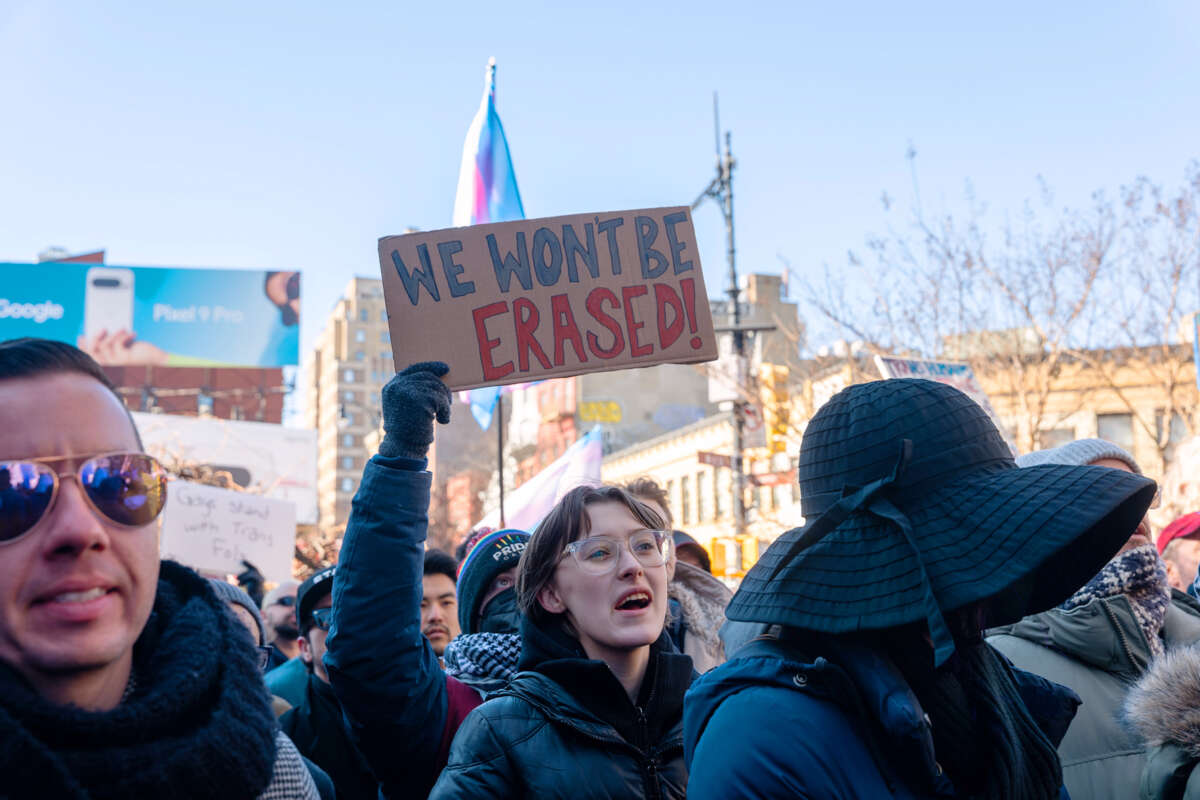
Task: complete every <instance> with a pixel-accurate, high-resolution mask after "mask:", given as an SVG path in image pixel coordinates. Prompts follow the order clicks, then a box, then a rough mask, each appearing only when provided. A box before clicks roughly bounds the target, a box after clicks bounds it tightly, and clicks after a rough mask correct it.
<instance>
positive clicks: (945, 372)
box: [875, 356, 1017, 453]
mask: <svg viewBox="0 0 1200 800" xmlns="http://www.w3.org/2000/svg"><path fill="white" fill-rule="evenodd" d="M875 366H877V367H878V368H879V374H880V375H881V376H883V377H884V378H924V379H925V380H929V381H937V382H938V383H945V384H947V385H949V386H953V387H954V388H955V389H958V390H959V391H960V392H962V393H963V394H965V395H966V396H967V397H969V398H971V399H972V400H974V401H975V402H976V403H978V404H979V405H980V406H981V407H982V408H983V410H984V411H986V412H987V415H988V416H989V417H991V418H992V422H993V423H994V424H995V425H996V427H997V428H998V429H999V430H1000V435H1001V436H1003V437H1004V439H1005V441H1007V442H1008V446H1009V447H1010V448H1011V449H1012V451H1013V453H1016V452H1017V449H1016V446H1015V445H1014V444H1013V442H1012V440H1011V439H1010V438H1009V436H1008V433H1007V432H1006V431H1005V428H1004V425H1003V424H1002V423H1001V422H1000V417H999V416H998V415H997V414H996V409H994V408H992V403H991V401H990V400H988V396H987V392H985V391H984V390H983V386H982V385H981V384H980V383H979V379H978V378H976V377H975V370H973V369H971V365H970V364H963V363H960V362H957V361H925V360H922V359H917V358H896V357H893V356H875Z"/></svg>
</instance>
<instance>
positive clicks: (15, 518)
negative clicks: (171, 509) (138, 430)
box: [0, 453, 167, 545]
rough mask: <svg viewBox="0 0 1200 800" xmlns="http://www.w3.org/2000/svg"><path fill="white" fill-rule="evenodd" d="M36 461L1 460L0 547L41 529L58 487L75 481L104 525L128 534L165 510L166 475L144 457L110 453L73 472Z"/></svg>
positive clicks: (50, 460)
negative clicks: (109, 525) (120, 527)
mask: <svg viewBox="0 0 1200 800" xmlns="http://www.w3.org/2000/svg"><path fill="white" fill-rule="evenodd" d="M68 460H71V461H74V460H75V459H73V458H72V459H68V458H66V457H62V458H38V459H29V460H24V461H3V460H0V545H4V544H7V543H9V542H14V541H16V540H17V539H20V538H21V537H23V536H24V535H25V534H27V533H29V532H30V531H32V530H33V529H34V528H36V527H37V525H38V523H39V522H41V521H42V520H43V519H44V518H45V517H46V515H47V514H48V513H49V512H50V509H51V508H52V507H53V505H54V500H55V498H56V497H57V496H58V491H59V487H60V486H61V485H62V482H63V481H65V480H67V479H68V478H74V479H75V480H76V481H77V482H78V483H79V486H80V488H81V489H82V490H83V496H84V497H85V498H87V502H88V505H90V506H91V507H92V510H93V511H94V512H95V513H96V514H98V515H99V516H100V517H101V518H103V520H104V521H105V522H108V523H111V524H113V525H119V526H123V527H129V528H137V527H141V526H142V525H147V524H149V523H151V522H153V521H154V520H155V519H157V517H158V515H159V514H161V513H162V510H163V507H164V506H166V504H167V473H166V470H164V469H163V467H162V465H161V464H159V463H158V461H156V460H155V459H154V458H153V457H152V456H148V455H146V454H145V453H106V454H103V455H98V456H93V457H91V458H88V459H86V460H83V461H78V462H77V463H78V467H77V468H76V469H75V470H74V471H72V472H58V471H56V470H54V469H52V468H51V467H50V464H51V463H54V462H56V461H68Z"/></svg>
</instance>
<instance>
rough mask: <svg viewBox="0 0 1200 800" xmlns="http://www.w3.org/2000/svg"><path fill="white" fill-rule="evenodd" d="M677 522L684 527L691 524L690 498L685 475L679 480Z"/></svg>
mask: <svg viewBox="0 0 1200 800" xmlns="http://www.w3.org/2000/svg"><path fill="white" fill-rule="evenodd" d="M679 521H680V522H681V523H682V524H684V525H690V524H691V523H692V498H691V492H690V491H689V487H688V476H687V475H684V476H683V477H682V478H680V479H679Z"/></svg>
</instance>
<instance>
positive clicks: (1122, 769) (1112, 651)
mask: <svg viewBox="0 0 1200 800" xmlns="http://www.w3.org/2000/svg"><path fill="white" fill-rule="evenodd" d="M1161 636H1162V639H1163V644H1164V645H1165V646H1166V648H1167V649H1170V648H1172V647H1178V646H1180V645H1187V644H1191V643H1192V642H1196V641H1200V603H1197V601H1196V600H1195V599H1193V598H1191V597H1188V596H1187V595H1185V594H1184V593H1183V592H1173V593H1172V602H1171V605H1170V606H1169V608H1168V610H1167V617H1166V621H1165V622H1164V624H1163V629H1162V633H1161ZM988 643H989V644H991V645H992V646H993V647H995V648H996V649H997V650H999V651H1000V652H1001V653H1003V654H1004V655H1005V656H1007V657H1008V659H1009V660H1010V661H1012V662H1013V664H1014V665H1015V666H1017V667H1018V668H1020V669H1023V670H1026V671H1028V672H1033V673H1035V674H1038V675H1041V676H1042V677H1044V678H1046V679H1048V680H1051V681H1054V682H1055V683H1059V684H1062V685H1063V686H1067V687H1070V688H1071V689H1073V690H1075V693H1076V694H1078V695H1079V696H1080V698H1082V699H1083V706H1082V707H1080V709H1079V713H1078V714H1077V715H1076V717H1075V721H1074V722H1073V723H1071V727H1070V729H1069V730H1068V731H1067V735H1066V737H1064V739H1063V741H1062V744H1060V745H1059V748H1058V754H1059V758H1060V759H1061V760H1062V766H1063V780H1064V782H1065V783H1066V785H1067V791H1068V792H1070V794H1071V796H1072V797H1076V798H1085V797H1086V798H1095V800H1106V798H1112V800H1128V798H1132V797H1136V796H1137V793H1138V787H1139V785H1140V783H1141V777H1142V770H1143V767H1144V766H1145V763H1146V750H1145V745H1144V744H1143V742H1142V740H1141V738H1140V737H1138V736H1137V735H1136V734H1135V733H1134V732H1133V731H1131V730H1130V729H1129V728H1128V727H1127V726H1126V725H1124V724H1123V722H1122V719H1121V707H1122V704H1123V703H1124V701H1125V696H1126V694H1127V693H1128V692H1129V689H1130V688H1131V687H1132V686H1133V684H1134V683H1135V682H1136V681H1137V680H1138V678H1140V677H1141V676H1142V675H1143V674H1144V673H1145V672H1146V669H1147V667H1148V666H1149V665H1150V661H1151V657H1152V656H1151V650H1150V642H1149V641H1148V640H1147V639H1146V636H1145V634H1144V633H1143V632H1142V629H1141V628H1140V627H1139V626H1138V624H1137V620H1136V619H1135V617H1134V615H1133V608H1132V607H1131V606H1130V604H1129V600H1128V598H1126V597H1125V596H1124V595H1118V596H1116V597H1108V598H1103V599H1099V600H1093V601H1092V602H1090V603H1088V604H1087V605H1084V606H1080V607H1079V608H1075V609H1072V610H1070V611H1063V610H1061V609H1052V610H1050V611H1046V612H1043V613H1041V614H1035V615H1033V616H1031V617H1027V618H1026V619H1023V620H1021V621H1020V622H1018V623H1016V624H1015V625H1009V626H1006V627H1004V628H997V629H995V630H993V631H990V632H989V636H988Z"/></svg>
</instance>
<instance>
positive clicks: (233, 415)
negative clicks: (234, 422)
mask: <svg viewBox="0 0 1200 800" xmlns="http://www.w3.org/2000/svg"><path fill="white" fill-rule="evenodd" d="M229 418H230V419H245V418H246V412H244V411H242V407H241V406H231V407H230V409H229Z"/></svg>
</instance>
